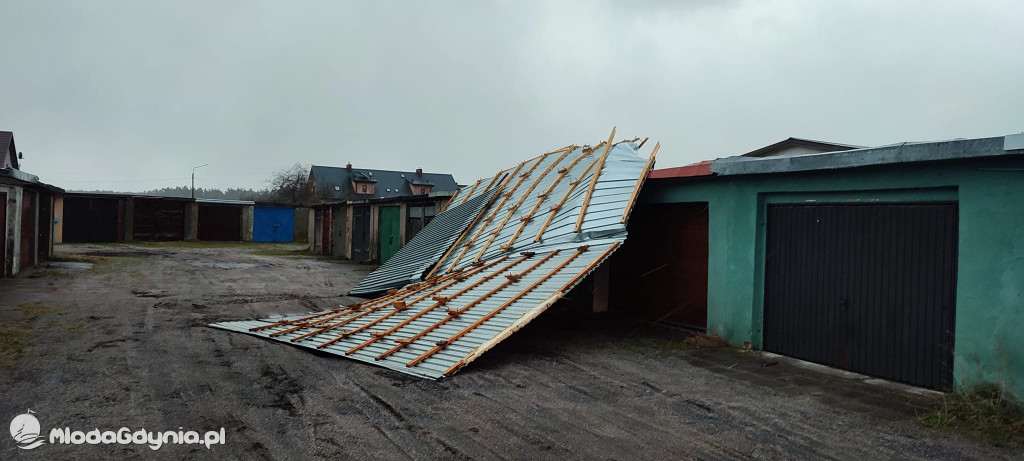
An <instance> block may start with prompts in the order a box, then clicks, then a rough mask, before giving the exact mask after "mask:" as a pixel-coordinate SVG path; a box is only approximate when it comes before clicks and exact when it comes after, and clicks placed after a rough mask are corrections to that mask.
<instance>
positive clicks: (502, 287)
mask: <svg viewBox="0 0 1024 461" xmlns="http://www.w3.org/2000/svg"><path fill="white" fill-rule="evenodd" d="M556 254H558V250H555V251H553V252H551V253H549V254H548V255H547V256H545V257H543V258H541V260H540V261H537V262H535V263H533V264H531V265H530V267H527V268H526V269H524V270H523V271H522V272H520V273H519V274H518V275H519V276H520V277H521V276H523V275H526V274H529V273H530V272H532V271H533V270H534V269H536V268H538V267H540V266H541V265H542V264H544V263H546V262H548V260H550V259H551V258H553V257H554V256H555V255H556ZM517 280H518V279H513V278H509V279H508V280H505V281H504V282H502V283H501V284H500V285H498V286H496V287H494V288H493V289H491V290H490V291H488V292H487V293H484V294H482V295H480V296H479V297H478V298H476V299H474V300H473V301H471V302H470V303H469V304H466V305H465V306H463V307H462V308H460V309H453V310H449V311H448V316H447V317H445V318H443V319H441V320H438V321H437V322H435V323H434V324H433V325H431V326H430V327H428V328H427V329H425V330H423V331H421V332H419V333H417V334H416V335H415V336H413V337H412V338H409V340H408V341H405V342H400V343H398V345H397V346H395V347H394V348H392V350H398V349H401V348H403V347H405V346H408V345H409V344H411V343H412V342H413V341H416V340H418V339H420V338H422V337H424V336H426V335H427V333H430V332H431V331H434V330H436V329H437V328H438V327H440V326H441V325H444V324H446V323H448V321H450V320H452V319H455V318H458V317H459V316H460V315H462V314H464V313H466V311H468V310H470V309H472V308H473V307H474V306H476V305H477V304H480V303H482V302H484V301H485V300H487V298H490V297H491V296H494V295H495V294H498V293H501V292H502V291H504V290H505V288H508V286H509V285H512V284H513V283H516V281H517ZM388 353H391V351H388ZM382 355H383V354H382ZM417 363H419V361H416V360H413V361H412V362H409V363H407V364H406V366H407V367H412V366H416V364H417Z"/></svg>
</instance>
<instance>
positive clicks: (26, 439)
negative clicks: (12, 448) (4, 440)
mask: <svg viewBox="0 0 1024 461" xmlns="http://www.w3.org/2000/svg"><path fill="white" fill-rule="evenodd" d="M32 413H35V412H34V411H32V410H28V411H26V412H25V414H23V415H18V416H15V417H14V421H11V437H14V441H15V442H17V443H18V448H21V449H24V450H31V449H33V448H35V447H38V446H40V445H42V444H43V443H45V441H44V440H43V438H42V437H40V436H39V420H38V419H36V417H35V416H32Z"/></svg>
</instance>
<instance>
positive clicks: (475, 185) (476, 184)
mask: <svg viewBox="0 0 1024 461" xmlns="http://www.w3.org/2000/svg"><path fill="white" fill-rule="evenodd" d="M483 181H484V178H480V179H477V180H476V182H475V183H473V187H472V188H470V189H469V193H467V194H466V196H465V197H463V198H462V201H461V202H459V205H461V204H463V203H466V200H469V198H470V197H472V196H473V191H475V190H476V188H477V187H479V186H480V183H482V182H483Z"/></svg>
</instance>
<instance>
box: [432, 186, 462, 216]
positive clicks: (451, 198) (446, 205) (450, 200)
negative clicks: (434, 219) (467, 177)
mask: <svg viewBox="0 0 1024 461" xmlns="http://www.w3.org/2000/svg"><path fill="white" fill-rule="evenodd" d="M459 192H462V189H457V190H456V191H455V193H454V194H452V196H451V197H449V198H448V201H447V202H444V206H442V207H441V209H440V210H438V212H437V214H441V213H444V210H447V209H448V207H449V206H451V204H452V202H454V201H455V197H458V196H459Z"/></svg>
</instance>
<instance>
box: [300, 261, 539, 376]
mask: <svg viewBox="0 0 1024 461" xmlns="http://www.w3.org/2000/svg"><path fill="white" fill-rule="evenodd" d="M506 259H508V256H502V257H500V258H498V259H495V260H494V261H492V262H490V263H488V264H485V265H483V266H480V267H479V268H477V269H479V270H477V271H476V272H472V275H476V274H478V273H480V272H483V271H485V270H487V269H490V268H491V267H493V266H494V265H496V264H500V263H502V262H504V261H505V260H506ZM525 260H526V258H525V257H523V258H519V259H518V260H515V261H513V262H512V263H510V264H507V265H506V266H505V267H503V268H501V269H498V270H497V271H495V272H494V273H492V274H489V275H487V276H484V277H483V278H481V279H480V280H477V281H475V282H473V283H471V284H469V285H468V286H466V287H463V288H462V289H461V290H459V291H456V292H455V293H453V294H451V295H448V296H445V297H443V298H444V299H443V300H438V299H436V298H437V297H435V299H434V300H435V301H437V302H436V303H435V304H433V305H431V306H430V307H427V308H426V309H424V310H422V311H420V312H418V313H416V314H413V315H412V316H410V317H409V318H407V319H405V320H403V321H401V322H399V323H398V324H397V325H395V326H393V327H391V328H389V329H387V330H385V331H382V332H380V334H378V335H374V337H373V338H370V339H369V340H367V341H364V342H363V343H362V344H359V345H358V346H355V347H353V348H351V349H349V350H347V351H345V355H351V354H353V353H355V352H356V351H359V350H360V349H363V348H365V347H366V346H369V345H370V344H373V343H375V342H377V341H379V340H380V339H382V338H384V337H385V336H387V335H390V334H392V333H394V332H396V331H398V330H399V329H401V328H402V327H404V326H406V325H408V324H410V323H412V322H413V321H414V320H416V319H418V318H420V317H422V316H424V315H426V314H427V313H428V312H430V311H432V310H434V309H437V308H438V307H440V306H443V305H445V304H446V303H448V301H450V300H452V299H454V298H455V297H456V296H459V295H461V294H463V293H466V292H467V291H469V290H472V289H473V288H476V287H477V286H479V285H480V284H482V283H484V282H486V281H488V280H491V279H492V278H494V277H497V276H498V275H499V274H501V273H502V272H504V271H506V270H508V269H511V268H512V267H515V266H516V265H517V264H519V263H521V262H523V261H525ZM462 280H464V279H458V280H456V282H461V281H462ZM326 345H327V344H326V343H325V344H321V345H319V346H317V349H320V348H323V347H324V346H326ZM378 360H380V359H378Z"/></svg>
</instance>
